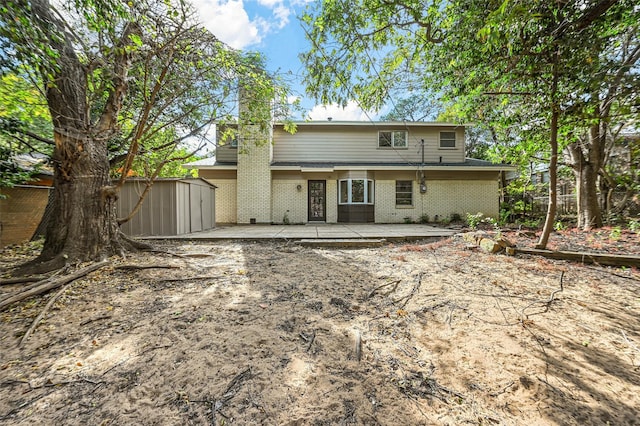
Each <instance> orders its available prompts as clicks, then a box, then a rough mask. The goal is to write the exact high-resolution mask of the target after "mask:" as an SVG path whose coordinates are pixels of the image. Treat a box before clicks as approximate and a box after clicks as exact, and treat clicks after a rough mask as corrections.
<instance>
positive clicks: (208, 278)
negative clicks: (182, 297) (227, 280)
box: [156, 275, 223, 283]
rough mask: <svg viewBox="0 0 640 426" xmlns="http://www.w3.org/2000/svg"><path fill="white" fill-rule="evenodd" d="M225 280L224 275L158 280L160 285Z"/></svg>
mask: <svg viewBox="0 0 640 426" xmlns="http://www.w3.org/2000/svg"><path fill="white" fill-rule="evenodd" d="M218 278H223V277H222V275H199V276H195V277H184V278H163V279H161V280H156V282H159V283H171V282H176V281H193V280H213V279H218Z"/></svg>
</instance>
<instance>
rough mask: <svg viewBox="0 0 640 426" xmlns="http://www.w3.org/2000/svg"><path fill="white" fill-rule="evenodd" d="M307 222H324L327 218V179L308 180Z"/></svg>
mask: <svg viewBox="0 0 640 426" xmlns="http://www.w3.org/2000/svg"><path fill="white" fill-rule="evenodd" d="M308 192H309V218H308V219H309V222H324V221H326V220H327V217H326V216H327V215H326V210H327V181H326V180H310V181H309V191H308Z"/></svg>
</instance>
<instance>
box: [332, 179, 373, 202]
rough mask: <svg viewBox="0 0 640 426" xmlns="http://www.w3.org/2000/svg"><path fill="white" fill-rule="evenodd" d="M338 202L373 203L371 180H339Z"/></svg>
mask: <svg viewBox="0 0 640 426" xmlns="http://www.w3.org/2000/svg"><path fill="white" fill-rule="evenodd" d="M339 184H340V191H339V197H340V199H339V200H338V201H339V203H340V204H373V181H372V180H370V179H343V180H341V181H340V182H339Z"/></svg>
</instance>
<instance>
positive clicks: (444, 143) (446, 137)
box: [440, 132, 456, 148]
mask: <svg viewBox="0 0 640 426" xmlns="http://www.w3.org/2000/svg"><path fill="white" fill-rule="evenodd" d="M455 147H456V132H440V148H455Z"/></svg>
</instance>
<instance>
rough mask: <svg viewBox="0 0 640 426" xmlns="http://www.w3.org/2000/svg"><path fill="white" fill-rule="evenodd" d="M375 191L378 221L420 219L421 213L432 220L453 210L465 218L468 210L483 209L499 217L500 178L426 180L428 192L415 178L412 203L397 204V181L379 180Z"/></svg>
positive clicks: (477, 210)
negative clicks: (422, 192)
mask: <svg viewBox="0 0 640 426" xmlns="http://www.w3.org/2000/svg"><path fill="white" fill-rule="evenodd" d="M375 185H376V193H375V197H376V198H375V206H376V207H375V209H376V210H375V219H376V223H403V222H404V221H405V218H410V220H411V221H413V222H419V221H420V218H421V216H422V215H428V216H429V220H430V221H435V219H436V215H437V216H438V220H443V219H447V218H449V217H450V216H451V214H452V213H457V214H459V215H460V216H461V217H462V218H464V217H465V215H466V214H467V213H478V212H482V213H483V214H484V215H485V216H492V217H498V214H499V198H498V194H499V187H498V181H497V180H467V181H455V180H431V181H430V180H427V192H426V193H425V194H420V186H419V183H418V182H417V181H415V180H414V181H413V206H412V207H404V206H403V207H396V198H395V197H396V193H395V191H396V182H395V180H377V181H376V184H375Z"/></svg>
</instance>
